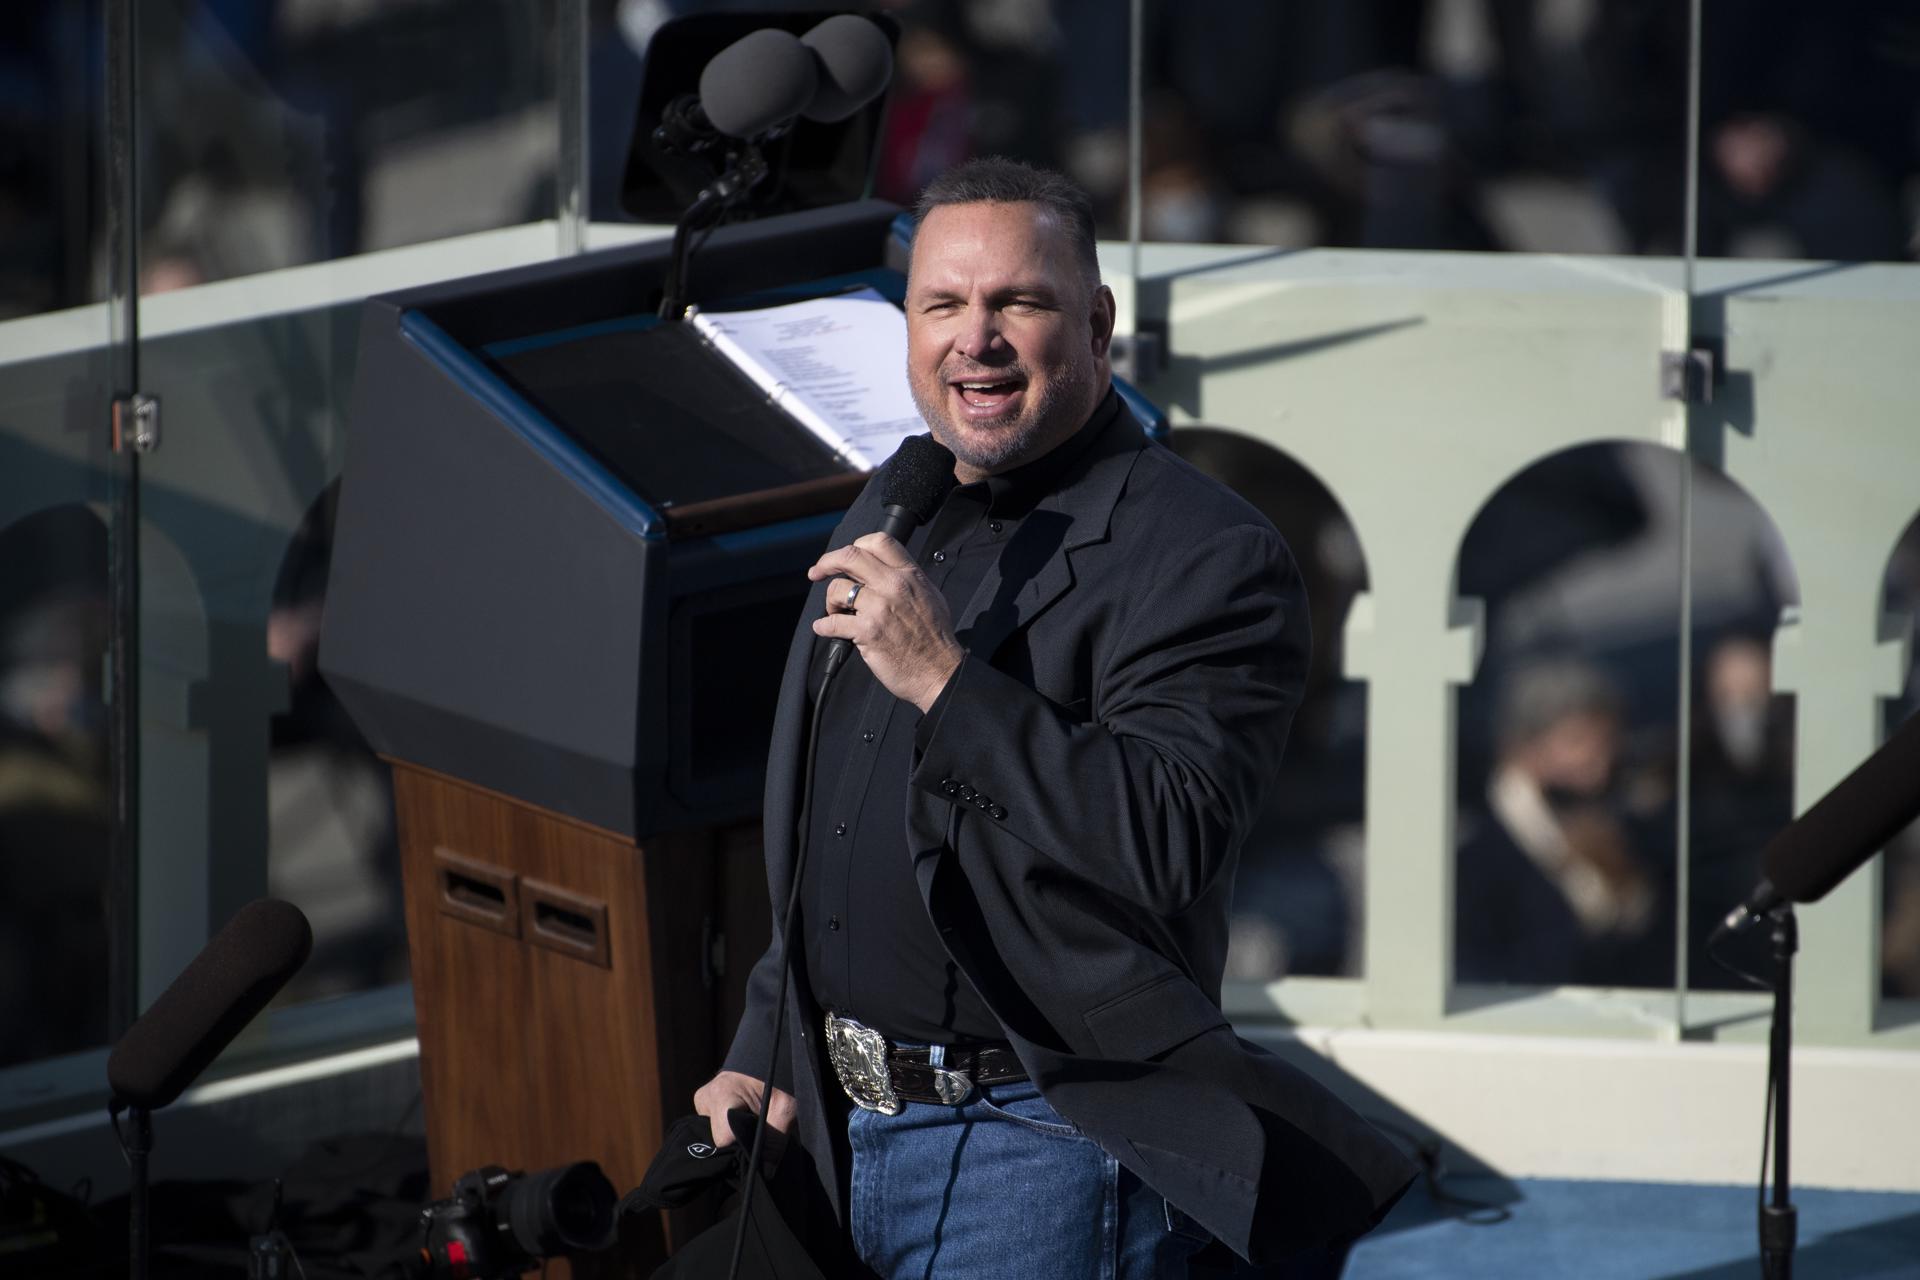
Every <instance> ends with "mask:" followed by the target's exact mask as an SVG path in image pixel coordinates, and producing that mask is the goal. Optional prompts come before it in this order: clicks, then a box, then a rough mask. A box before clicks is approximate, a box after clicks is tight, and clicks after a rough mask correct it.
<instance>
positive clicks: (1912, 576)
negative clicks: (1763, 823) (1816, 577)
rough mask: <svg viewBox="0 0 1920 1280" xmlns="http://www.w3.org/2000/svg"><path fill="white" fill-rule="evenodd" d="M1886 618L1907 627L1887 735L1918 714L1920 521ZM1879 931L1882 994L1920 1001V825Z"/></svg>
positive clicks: (1901, 556)
mask: <svg viewBox="0 0 1920 1280" xmlns="http://www.w3.org/2000/svg"><path fill="white" fill-rule="evenodd" d="M1886 612H1887V615H1888V616H1890V617H1893V618H1896V619H1900V620H1903V621H1904V622H1905V624H1906V628H1907V644H1908V646H1909V648H1908V660H1909V662H1910V664H1911V665H1909V666H1908V668H1907V686H1906V689H1905V691H1904V692H1903V693H1902V694H1901V696H1900V697H1898V698H1896V699H1894V700H1893V701H1892V702H1891V703H1889V704H1888V705H1887V731H1888V733H1890V734H1891V733H1892V732H1893V731H1894V730H1896V729H1898V728H1899V727H1900V726H1901V725H1902V724H1904V723H1906V720H1907V718H1908V717H1909V716H1914V715H1920V516H1916V517H1915V518H1914V521H1913V523H1912V524H1910V525H1908V526H1907V529H1906V532H1905V533H1903V534H1902V535H1901V536H1900V541H1899V543H1898V544H1897V545H1895V547H1894V549H1893V557H1892V559H1891V560H1890V561H1889V562H1888V564H1887V591H1886ZM1886 858H1887V865H1886V870H1885V877H1886V879H1885V881H1884V884H1885V889H1884V890H1883V893H1882V899H1881V901H1882V903H1883V916H1882V920H1881V930H1880V974H1881V994H1882V995H1885V996H1888V997H1900V998H1903V999H1907V1000H1920V822H1916V823H1914V824H1913V825H1912V826H1910V827H1908V828H1907V829H1906V830H1905V831H1902V832H1901V833H1900V834H1899V835H1898V836H1895V837H1894V839H1893V841H1892V843H1890V844H1889V845H1888V846H1887V854H1886Z"/></svg>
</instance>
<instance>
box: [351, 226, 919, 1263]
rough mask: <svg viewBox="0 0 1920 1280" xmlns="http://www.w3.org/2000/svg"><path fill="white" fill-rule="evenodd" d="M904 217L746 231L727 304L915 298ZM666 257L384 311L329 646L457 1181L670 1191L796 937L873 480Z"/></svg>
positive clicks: (378, 301)
mask: <svg viewBox="0 0 1920 1280" xmlns="http://www.w3.org/2000/svg"><path fill="white" fill-rule="evenodd" d="M899 212H900V211H899V210H898V209H897V208H895V207H894V206H892V205H888V204H883V203H880V202H875V201H868V202H860V203H855V204H849V205H842V206H838V207H835V208H830V209H824V210H816V211H810V212H804V213H797V214H791V215H785V216H781V217H776V218H769V219H766V220H763V221H760V222H756V223H751V224H747V225H744V226H740V227H734V228H723V229H721V230H720V231H718V232H716V233H714V235H713V237H712V240H711V242H710V243H709V244H708V245H707V246H706V247H705V248H704V249H703V250H702V251H701V253H700V255H699V256H698V258H697V259H696V260H695V271H694V274H693V277H692V282H693V285H694V297H695V300H696V301H703V300H708V299H716V298H721V299H728V298H731V299H743V298H750V299H753V300H756V301H771V300H777V299H779V298H781V297H801V296H807V295H809V294H815V293H823V292H831V291H834V290H837V289H840V288H844V287H848V286H849V285H851V284H860V283H866V284H873V285H874V286H875V287H877V288H879V289H880V290H881V291H882V292H883V293H886V294H889V295H890V296H893V297H896V298H897V297H898V296H899V292H900V290H901V288H902V287H903V283H904V280H903V277H902V275H901V271H900V268H902V267H903V266H904V256H903V255H904V253H905V246H904V243H903V242H902V241H901V240H900V239H899V238H898V237H897V236H896V235H895V233H894V230H893V228H894V225H895V222H896V219H897V217H898V215H899ZM666 254H667V246H666V245H665V244H664V243H657V244H644V245H637V246H632V247H628V248H622V249H617V250H610V251H605V252H599V253H593V254H588V255H583V256H582V257H579V258H577V259H573V260H569V261H565V262H559V263H551V264H542V265H540V266H537V267H530V268H522V269H517V270H513V271H506V272H500V273H496V274H492V275H486V276H480V277H475V278H472V279H468V280H461V281H456V282H452V283H448V284H442V285H436V286H433V287H429V288H423V289H415V290H409V291H406V292H402V293H395V294H390V295H386V296H383V297H377V298H374V299H371V300H369V301H368V303H367V304H366V310H365V313H364V317H363V320H362V324H361V339H360V349H359V367H358V379H357V382H356V386H355V391H354V400H353V404H352V407H351V416H350V424H351V425H350V434H349V439H348V448H347V460H346V467H345V470H344V473H343V476H342V481H341V492H340V504H339V515H338V526H337V533H336V540H335V546H334V554H333V564H332V570H331V575H330V580H329V584H328V596H327V604H326V611H325V616H324V620H323V624H322V632H321V646H320V667H321V670H322V672H323V673H324V674H325V676H326V678H327V680H328V682H329V683H330V684H331V686H332V688H333V689H334V691H335V693H336V694H337V695H338V696H339V697H340V699H341V701H342V702H343V704H344V705H345V706H346V708H347V710H348V711H349V713H350V714H351V715H352V716H353V718H354V720H355V721H356V723H357V724H358V725H359V726H360V728H361V729H362V731H363V732H364V733H365V734H366V735H367V737H368V738H369V739H370V740H371V742H372V743H373V745H374V748H375V750H376V751H378V752H379V753H380V754H381V756H382V757H383V758H384V759H386V760H387V761H388V762H389V764H390V765H391V766H392V768H393V772H394V783H395V801H396V807H397V810H398V814H397V816H398V821H399V833H400V845H401V854H402V864H403V877H404V890H405V895H406V912H407V932H408V939H409V944H410V947H411V952H412V958H411V963H412V972H413V985H414V1002H415V1009H416V1013H417V1016H418V1025H419V1036H420V1065H421V1078H422V1085H423V1089H424V1093H425V1109H426V1121H427V1140H428V1153H429V1160H430V1164H431V1176H432V1180H433V1188H434V1194H435V1195H444V1194H446V1192H447V1190H448V1188H449V1187H450V1186H451V1184H452V1182H453V1180H454V1179H455V1178H456V1177H458V1176H459V1175H460V1174H461V1173H463V1172H466V1171H467V1170H470V1169H473V1168H476V1167H479V1166H481V1165H486V1164H500V1165H504V1166H506V1167H508V1168H517V1169H526V1170H529V1171H531V1170H535V1169H541V1168H546V1167H550V1166H552V1165H555V1164H561V1163H566V1162H570V1161H574V1160H587V1159H591V1160H597V1161H598V1162H599V1163H600V1165H601V1167H602V1168H603V1169H604V1170H605V1171H606V1173H607V1176H608V1177H609V1178H610V1179H611V1180H612V1181H613V1183H614V1186H615V1187H616V1189H618V1190H619V1191H621V1192H624V1191H625V1190H627V1189H628V1188H631V1187H632V1186H634V1185H635V1184H637V1183H638V1182H639V1180H640V1177H641V1175H642V1174H643V1173H644V1172H645V1169H646V1166H647V1164H648V1163H649V1162H650V1161H651V1159H652V1157H653V1155H654V1153H655V1152H656V1150H657V1149H658V1147H659V1144H660V1142H661V1139H662V1136H663V1133H664V1130H665V1127H666V1125H667V1124H668V1123H670V1122H671V1120H672V1119H673V1118H674V1117H676V1116H679V1115H683V1114H686V1113H687V1112H690V1111H691V1110H692V1093H693V1090H694V1089H695V1088H696V1087H698V1085H699V1084H700V1083H701V1082H703V1081H704V1080H705V1079H706V1078H707V1077H708V1076H709V1075H710V1074H711V1073H712V1071H713V1070H714V1069H715V1068H716V1067H717V1065H718V1063H719V1060H720V1056H721V1054H722V1053H723V1052H724V1049H725V1038H726V1037H729V1036H730V1035H731V1034H732V1031H733V1027H734V1025H735V1023H736V1021H737V1019H738V1015H739V1010H740V1007H741V1004H742V995H741V992H742V989H743V987H744V983H745V978H746V973H747V971H748V969H749V968H750V967H751V965H752V962H753V961H754V960H755V959H757V958H758V954H759V951H760V949H761V948H763V947H764V946H765V944H766V939H767V938H768V936H769V933H770V929H769V925H768V918H767V904H766V889H765V876H764V870H763V867H762V863H761V858H760V841H759V830H758V826H757V821H758V815H759V812H760V805H761V789H762V781H763V775H764V767H765V755H766V747H767V738H768V733H769V731H770V728H771V724H772V709H773V704H774V698H775V695H776V693H777V689H778V682H779V678H780V673H781V670H782V666H783V663H784V659H785V654H786V649H787V644H788V642H789V639H790V637H791V635H792V633H793V627H794V625H795V623H796V621H797V620H798V615H799V609H800V606H801V604H802V602H803V600H804V598H805V595H806V591H807V588H808V585H809V584H808V583H807V581H806V578H805V569H806V567H807V566H808V565H809V564H811V563H812V562H813V560H814V559H815V558H816V557H817V556H818V555H819V554H820V552H821V551H822V550H823V549H824V548H825V545H826V539H827V536H828V534H829V533H830V532H831V531H832V528H833V526H834V524H835V523H836V522H837V521H838V519H839V516H840V513H841V512H842V511H843V510H844V509H845V507H846V506H847V504H848V503H849V502H850V501H851V500H852V498H853V496H854V495H855V494H856V493H857V492H858V491H859V488H860V486H861V485H862V484H863V483H864V482H865V479H866V477H865V475H864V474H862V473H856V472H851V471H849V470H848V469H847V468H846V466H845V464H844V463H842V462H840V461H839V460H838V459H837V458H835V457H834V455H833V454H832V453H831V452H830V451H829V450H828V449H827V448H826V447H825V446H824V445H821V444H819V443H818V442H816V441H815V440H814V438H813V437H812V436H811V435H810V434H809V433H808V432H807V431H806V430H805V429H804V428H803V427H801V426H800V425H799V424H798V423H797V422H795V421H793V420H792V419H791V418H790V417H789V416H788V415H787V414H786V413H785V412H784V411H782V410H779V409H778V408H776V407H774V406H772V405H771V404H769V403H767V402H766V400H765V398H764V396H763V395H762V394H761V393H760V392H759V391H758V390H757V389H756V388H754V387H753V385H752V384H751V382H749V381H748V380H747V379H746V378H745V376H744V375H742V374H740V373H739V372H738V371H737V370H734V369H732V368H731V366H728V365H726V364H725V363H724V361H723V360H722V359H721V358H720V357H719V356H717V355H716V354H714V353H712V352H711V351H710V350H706V349H704V348H703V347H702V346H701V340H700V339H699V338H698V337H697V336H695V335H694V334H693V333H692V331H691V329H690V328H689V327H688V326H684V325H660V324H658V323H657V322H656V321H655V320H654V319H653V310H654V307H655V306H656V305H657V300H658V296H659V292H660V288H661V284H662V281H663V278H664V274H665V268H666ZM688 1225H689V1224H686V1223H673V1222H669V1223H666V1224H663V1227H662V1234H661V1236H660V1237H659V1238H657V1239H654V1240H652V1241H641V1242H640V1243H639V1244H637V1245H634V1246H633V1247H631V1248H629V1249H628V1250H626V1254H627V1260H626V1262H624V1263H622V1264H621V1266H624V1267H626V1268H629V1269H628V1270H627V1271H626V1273H627V1274H634V1273H638V1274H644V1273H645V1272H644V1269H642V1270H639V1271H637V1272H636V1271H634V1270H632V1268H636V1267H641V1266H643V1264H644V1263H645V1262H646V1261H647V1260H648V1258H649V1257H650V1256H651V1257H657V1256H659V1253H660V1250H661V1249H663V1248H666V1247H670V1246H671V1245H672V1243H674V1237H675V1236H676V1235H677V1234H679V1231H677V1230H676V1227H679V1228H682V1229H684V1228H686V1227H687V1226H688ZM556 1270H558V1268H556Z"/></svg>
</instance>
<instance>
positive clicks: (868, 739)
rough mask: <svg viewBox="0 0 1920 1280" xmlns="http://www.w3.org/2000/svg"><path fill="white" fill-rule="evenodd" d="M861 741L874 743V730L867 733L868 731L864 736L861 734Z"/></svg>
mask: <svg viewBox="0 0 1920 1280" xmlns="http://www.w3.org/2000/svg"><path fill="white" fill-rule="evenodd" d="M860 741H862V742H872V741H873V730H871V729H869V730H867V731H866V732H865V733H863V734H861V735H860Z"/></svg>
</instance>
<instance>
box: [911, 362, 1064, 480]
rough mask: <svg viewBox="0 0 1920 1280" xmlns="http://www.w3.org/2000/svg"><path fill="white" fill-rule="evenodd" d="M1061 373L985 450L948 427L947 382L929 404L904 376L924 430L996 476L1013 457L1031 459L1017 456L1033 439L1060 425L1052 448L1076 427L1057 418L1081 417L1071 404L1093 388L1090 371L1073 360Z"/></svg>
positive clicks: (1029, 385)
mask: <svg viewBox="0 0 1920 1280" xmlns="http://www.w3.org/2000/svg"><path fill="white" fill-rule="evenodd" d="M1061 374H1062V376H1060V377H1058V378H1056V379H1054V381H1053V383H1052V385H1051V387H1050V388H1049V394H1048V395H1047V398H1046V400H1045V401H1043V402H1041V403H1039V404H1036V405H1035V406H1034V410H1035V412H1034V413H1033V415H1032V417H1031V418H1030V419H1028V421H1027V422H1026V423H1025V424H1024V425H1023V426H1022V427H1021V428H1020V429H1018V430H1014V431H1008V432H1006V433H1005V434H995V435H994V436H993V437H992V438H991V439H990V440H989V441H988V442H987V443H988V444H989V445H991V446H992V447H991V448H986V449H982V448H976V447H974V444H973V442H969V441H962V440H961V439H960V438H959V436H960V433H959V432H957V431H955V430H953V429H952V427H953V423H952V420H951V419H950V418H949V417H948V416H947V406H946V399H945V397H946V388H947V384H946V383H945V382H944V381H943V382H941V384H940V399H939V400H938V401H937V402H935V403H932V404H929V403H928V402H927V400H926V399H925V398H924V397H923V396H922V395H921V393H920V386H919V384H918V383H917V382H915V381H914V380H913V378H912V377H911V376H909V377H908V379H907V385H908V389H909V390H910V391H912V393H913V403H914V407H915V408H917V409H918V410H919V411H920V419H921V421H923V422H925V423H926V424H927V429H928V430H929V431H931V432H933V438H934V439H935V440H937V441H939V442H940V443H941V444H943V445H945V446H946V447H947V448H948V449H950V450H952V451H953V456H954V457H956V458H958V459H959V460H960V461H962V462H964V463H966V464H967V465H968V466H969V467H972V468H973V469H974V470H976V471H981V472H985V473H986V474H988V475H996V474H998V473H999V472H1000V471H1001V470H1003V469H1006V468H1007V467H1008V464H1009V463H1011V462H1013V461H1014V459H1016V458H1018V459H1019V460H1020V462H1022V463H1026V462H1032V461H1033V459H1032V458H1023V457H1021V452H1022V450H1024V449H1025V448H1026V447H1027V446H1028V445H1029V444H1030V443H1031V442H1032V441H1034V440H1035V439H1039V438H1044V437H1046V436H1048V435H1050V434H1053V433H1054V429H1055V428H1056V427H1059V428H1060V431H1059V438H1058V439H1056V440H1055V441H1054V447H1056V448H1057V447H1058V446H1059V445H1060V444H1061V443H1063V442H1064V441H1065V440H1066V439H1067V438H1068V437H1069V436H1071V435H1072V434H1073V431H1074V430H1077V429H1078V428H1079V426H1080V422H1079V421H1078V420H1076V421H1075V422H1073V423H1072V424H1070V425H1067V424H1063V423H1061V422H1060V421H1059V420H1060V419H1061V417H1062V416H1063V415H1066V414H1069V413H1072V414H1075V415H1078V416H1080V417H1084V415H1082V414H1080V411H1079V410H1078V409H1076V408H1073V407H1072V406H1075V405H1077V404H1079V403H1081V402H1083V401H1085V400H1086V399H1087V398H1088V396H1089V394H1090V393H1091V391H1092V388H1093V371H1092V370H1091V369H1089V368H1088V367H1087V366H1086V365H1085V364H1084V363H1081V362H1075V363H1074V364H1073V365H1072V366H1071V367H1070V368H1069V369H1065V370H1062V371H1061ZM1032 387H1033V383H1032V382H1031V381H1029V382H1028V383H1027V388H1028V389H1029V390H1031V389H1032Z"/></svg>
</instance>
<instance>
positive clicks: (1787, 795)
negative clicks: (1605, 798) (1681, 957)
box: [1687, 632, 1793, 989]
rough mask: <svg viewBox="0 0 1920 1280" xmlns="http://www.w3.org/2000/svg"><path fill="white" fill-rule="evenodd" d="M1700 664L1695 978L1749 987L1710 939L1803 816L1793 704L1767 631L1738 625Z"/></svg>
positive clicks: (1691, 961) (1692, 918)
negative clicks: (1779, 680) (1778, 839)
mask: <svg viewBox="0 0 1920 1280" xmlns="http://www.w3.org/2000/svg"><path fill="white" fill-rule="evenodd" d="M1696 670H1697V673H1698V674H1697V678H1696V680H1695V683H1694V695H1695V696H1694V714H1693V743H1692V756H1691V787H1690V794H1691V796H1692V806H1691V814H1690V818H1691V821H1690V824H1689V836H1690V855H1689V856H1690V858H1691V878H1690V883H1689V886H1688V893H1689V895H1690V899H1691V901H1690V903H1689V906H1688V910H1687V936H1688V937H1689V938H1691V939H1693V940H1694V944H1695V945H1693V946H1692V947H1690V948H1689V949H1688V953H1687V982H1688V985H1690V986H1694V987H1705V988H1725V989H1739V988H1742V987H1744V986H1745V984H1744V983H1743V982H1742V981H1741V980H1740V979H1738V978H1736V977H1734V976H1733V975H1732V974H1730V973H1728V972H1727V970H1726V969H1724V968H1722V967H1721V966H1720V965H1718V964H1716V963H1714V962H1713V958H1712V957H1711V956H1709V955H1708V954H1707V951H1706V948H1705V946H1704V945H1701V943H1702V941H1703V940H1704V939H1705V938H1706V937H1707V936H1708V935H1709V934H1710V933H1712V932H1713V930H1714V928H1715V927H1716V926H1718V925H1719V923H1720V920H1721V918H1722V917H1723V916H1725V915H1726V913H1727V910H1728V908H1730V907H1732V906H1733V904H1734V903H1736V902H1740V901H1742V900H1744V899H1745V897H1746V895H1747V894H1748V892H1749V891H1751V890H1752V888H1753V886H1754V884H1755V883H1756V882H1757V881H1758V880H1759V878H1760V876H1761V865H1760V855H1761V853H1762V852H1763V851H1764V850H1765V848H1766V846H1767V842H1768V841H1769V840H1771V839H1773V837H1774V836H1775V835H1777V834H1778V833H1779V832H1780V830H1781V828H1783V827H1785V826H1786V825H1787V824H1788V823H1789V822H1791V821H1792V820H1793V702H1792V700H1791V699H1789V698H1782V697H1775V696H1774V693H1773V657H1772V654H1771V653H1770V652H1769V651H1768V647H1767V639H1766V638H1765V637H1763V636H1759V635H1752V634H1745V633H1739V632H1736V633H1735V634H1732V635H1729V636H1725V637H1723V638H1721V639H1719V640H1717V641H1714V642H1713V643H1712V644H1711V645H1708V646H1706V656H1705V658H1704V660H1702V661H1701V662H1699V663H1698V664H1697V667H1696ZM1756 932H1758V931H1756ZM1754 962H1755V963H1756V964H1758V963H1760V956H1759V955H1756V956H1755V957H1754Z"/></svg>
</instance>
